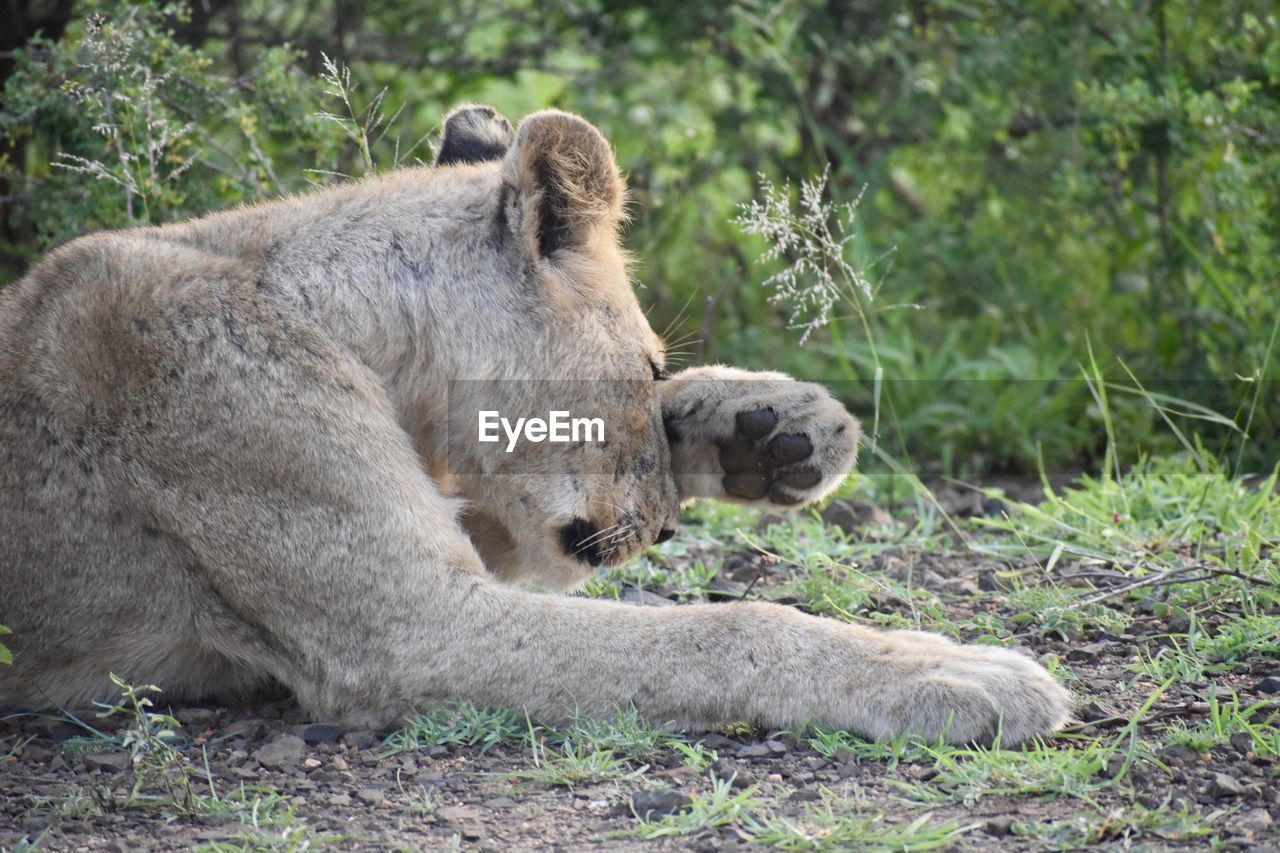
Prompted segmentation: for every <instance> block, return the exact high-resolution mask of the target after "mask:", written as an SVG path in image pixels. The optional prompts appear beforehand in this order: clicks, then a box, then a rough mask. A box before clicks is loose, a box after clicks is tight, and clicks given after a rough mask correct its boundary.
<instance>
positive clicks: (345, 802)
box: [329, 794, 351, 809]
mask: <svg viewBox="0 0 1280 853" xmlns="http://www.w3.org/2000/svg"><path fill="white" fill-rule="evenodd" d="M329 805H331V806H337V807H338V808H340V809H344V808H347V807H348V806H350V805H351V797H349V796H348V795H346V794H330V795H329Z"/></svg>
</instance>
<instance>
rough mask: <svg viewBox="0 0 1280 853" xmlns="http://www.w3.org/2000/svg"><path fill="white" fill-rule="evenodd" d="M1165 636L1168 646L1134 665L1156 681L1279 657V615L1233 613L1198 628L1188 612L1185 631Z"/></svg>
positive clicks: (1197, 676)
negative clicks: (1215, 624)
mask: <svg viewBox="0 0 1280 853" xmlns="http://www.w3.org/2000/svg"><path fill="white" fill-rule="evenodd" d="M1169 639H1170V643H1171V644H1170V645H1169V646H1166V647H1164V648H1161V649H1159V650H1158V651H1157V652H1156V653H1155V654H1154V655H1150V656H1148V657H1146V658H1145V659H1142V660H1139V662H1138V663H1137V664H1135V665H1134V668H1135V669H1136V670H1137V671H1139V672H1141V673H1143V674H1144V675H1145V676H1147V677H1148V678H1151V679H1152V680H1156V681H1162V680H1165V679H1167V678H1173V679H1176V680H1177V681H1181V682H1199V681H1203V680H1204V678H1205V675H1206V674H1208V673H1220V672H1230V671H1231V670H1233V669H1235V668H1237V667H1238V666H1241V665H1244V666H1252V665H1253V664H1254V663H1255V662H1257V661H1260V660H1277V659H1280V616H1271V615H1248V614H1245V615H1240V614H1237V615H1236V616H1235V618H1233V619H1232V621H1230V622H1228V623H1226V624H1224V625H1221V626H1220V627H1218V629H1217V630H1216V631H1212V630H1204V629H1202V628H1201V627H1200V625H1199V622H1198V620H1197V619H1196V618H1195V617H1194V615H1192V616H1191V623H1190V627H1189V628H1188V630H1187V633H1186V634H1185V635H1171V636H1170V637H1169Z"/></svg>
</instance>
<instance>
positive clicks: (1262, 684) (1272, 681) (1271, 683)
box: [1253, 675, 1280, 696]
mask: <svg viewBox="0 0 1280 853" xmlns="http://www.w3.org/2000/svg"><path fill="white" fill-rule="evenodd" d="M1253 690H1254V692H1255V693H1261V694H1263V695H1264V696H1271V695H1274V694H1276V693H1280V676H1275V675H1268V676H1267V677H1266V678H1264V679H1262V680H1261V681H1259V682H1258V683H1257V684H1255V685H1254V686H1253Z"/></svg>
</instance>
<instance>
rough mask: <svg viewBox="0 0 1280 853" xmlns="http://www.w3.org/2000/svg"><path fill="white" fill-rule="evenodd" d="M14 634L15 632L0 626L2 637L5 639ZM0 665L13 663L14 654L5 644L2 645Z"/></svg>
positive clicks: (0, 648) (0, 647)
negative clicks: (5, 636) (6, 636)
mask: <svg viewBox="0 0 1280 853" xmlns="http://www.w3.org/2000/svg"><path fill="white" fill-rule="evenodd" d="M12 633H13V632H12V631H10V630H9V629H8V628H6V627H5V626H3V625H0V637H3V636H4V635H5V634H12ZM0 663H3V664H11V663H13V653H12V652H10V651H9V649H8V648H6V647H5V644H4V643H0Z"/></svg>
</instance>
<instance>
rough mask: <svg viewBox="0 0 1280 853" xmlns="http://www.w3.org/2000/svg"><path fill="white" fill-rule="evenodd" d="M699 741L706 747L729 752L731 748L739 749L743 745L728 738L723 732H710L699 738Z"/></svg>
mask: <svg viewBox="0 0 1280 853" xmlns="http://www.w3.org/2000/svg"><path fill="white" fill-rule="evenodd" d="M698 742H699V743H701V744H702V746H703V747H704V748H706V749H714V750H715V751H716V752H728V751H729V750H737V749H739V748H741V747H742V744H740V743H739V742H738V741H736V740H733V739H731V738H727V737H725V736H724V735H722V734H717V733H715V732H708V733H707V734H705V735H703V736H702V737H700V738H699V739H698Z"/></svg>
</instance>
